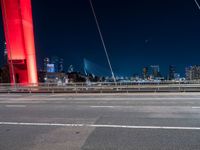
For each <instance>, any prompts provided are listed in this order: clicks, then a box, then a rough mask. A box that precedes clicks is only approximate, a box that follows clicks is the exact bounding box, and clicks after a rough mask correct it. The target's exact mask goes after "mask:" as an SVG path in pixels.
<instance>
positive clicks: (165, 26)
mask: <svg viewBox="0 0 200 150" xmlns="http://www.w3.org/2000/svg"><path fill="white" fill-rule="evenodd" d="M199 2H200V1H199ZM93 4H94V7H95V10H96V14H97V17H98V20H99V24H100V26H101V30H102V34H103V36H104V40H105V43H106V46H107V49H108V53H109V56H110V59H111V63H112V65H113V69H114V72H116V75H125V76H130V75H132V74H134V73H139V74H140V73H141V72H142V67H145V66H149V65H154V64H159V65H160V67H161V73H163V74H164V75H166V73H167V71H168V66H169V65H170V64H173V65H176V66H177V71H178V72H180V73H181V74H182V75H184V68H185V66H188V65H195V64H200V10H199V9H198V7H197V5H196V4H195V2H194V0H93ZM32 5H33V6H32V7H33V19H34V25H35V27H34V30H35V43H36V49H37V59H38V67H39V68H41V67H42V60H43V58H44V57H51V56H58V57H62V58H64V61H65V70H67V68H68V66H69V65H71V64H72V65H73V66H74V69H75V70H81V69H82V67H83V59H84V58H87V59H88V60H90V61H92V62H93V63H96V64H98V65H100V66H102V67H104V68H107V69H109V66H108V64H107V60H106V56H105V53H104V49H103V47H102V43H101V40H100V37H99V34H98V30H97V27H96V24H95V21H94V17H93V14H92V11H91V8H90V4H89V0H56V1H55V0H32ZM0 19H1V23H0V42H1V43H0V48H1V54H0V55H1V60H2V52H3V41H4V35H3V25H2V18H0ZM1 62H2V61H1Z"/></svg>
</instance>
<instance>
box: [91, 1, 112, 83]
mask: <svg viewBox="0 0 200 150" xmlns="http://www.w3.org/2000/svg"><path fill="white" fill-rule="evenodd" d="M89 2H90V6H91V9H92V13H93V15H94V19H95V22H96V25H97V28H98V31H99V35H100V38H101V42H102V45H103V48H104V51H105V54H106V58H107V61H108V65H109V67H110V71H111V74H112V78H113V80H114V82H115V83H116V78H115V74H114V72H113V69H112V65H111V62H110V58H109V56H108V51H107V48H106V45H105V42H104V38H103V35H102V33H101V28H100V25H99V22H98V19H97V16H96V13H95V10H94V6H93V4H92V0H89Z"/></svg>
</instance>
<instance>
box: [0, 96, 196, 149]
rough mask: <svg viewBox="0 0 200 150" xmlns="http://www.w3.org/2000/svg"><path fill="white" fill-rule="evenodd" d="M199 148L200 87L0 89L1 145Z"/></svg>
mask: <svg viewBox="0 0 200 150" xmlns="http://www.w3.org/2000/svg"><path fill="white" fill-rule="evenodd" d="M80 149H82V150H161V149H162V150H199V149H200V93H163V94H162V93H152V94H149V93H143V94H137V93H135V94H102V95H101V94H77V95H73V94H0V150H80Z"/></svg>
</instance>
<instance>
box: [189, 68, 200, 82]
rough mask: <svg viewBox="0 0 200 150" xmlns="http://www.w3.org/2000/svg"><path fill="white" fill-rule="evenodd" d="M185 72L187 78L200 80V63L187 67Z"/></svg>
mask: <svg viewBox="0 0 200 150" xmlns="http://www.w3.org/2000/svg"><path fill="white" fill-rule="evenodd" d="M185 72H186V73H185V75H186V79H187V80H200V65H195V66H190V67H187V68H186V69H185Z"/></svg>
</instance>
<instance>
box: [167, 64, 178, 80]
mask: <svg viewBox="0 0 200 150" xmlns="http://www.w3.org/2000/svg"><path fill="white" fill-rule="evenodd" d="M175 74H176V67H175V66H174V65H170V66H169V75H168V76H169V77H168V78H169V80H174V79H175Z"/></svg>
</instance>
